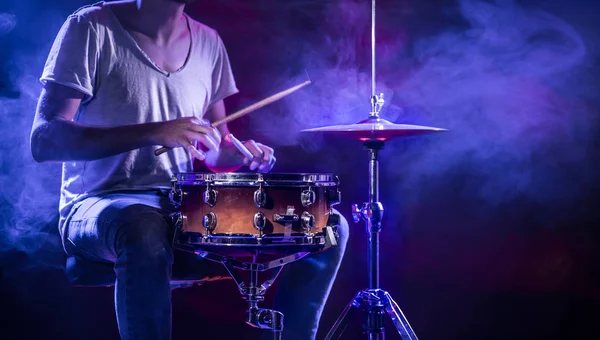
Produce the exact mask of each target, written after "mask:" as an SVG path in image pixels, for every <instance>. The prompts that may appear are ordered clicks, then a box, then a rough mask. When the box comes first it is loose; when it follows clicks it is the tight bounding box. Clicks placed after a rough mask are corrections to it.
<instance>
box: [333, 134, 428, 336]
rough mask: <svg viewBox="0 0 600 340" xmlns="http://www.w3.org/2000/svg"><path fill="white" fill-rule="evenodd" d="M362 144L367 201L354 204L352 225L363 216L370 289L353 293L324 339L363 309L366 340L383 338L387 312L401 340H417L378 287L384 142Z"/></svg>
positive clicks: (396, 305) (397, 310)
mask: <svg viewBox="0 0 600 340" xmlns="http://www.w3.org/2000/svg"><path fill="white" fill-rule="evenodd" d="M364 144H365V146H366V147H367V149H368V150H369V202H368V203H363V204H362V206H361V207H360V208H359V207H358V206H357V205H354V206H353V213H352V216H353V218H354V222H358V221H359V218H360V217H362V219H363V220H364V221H365V222H366V224H367V233H368V235H369V237H368V242H369V247H368V253H367V263H368V272H369V288H368V289H365V290H362V291H360V292H358V294H356V296H355V297H354V299H353V300H352V301H351V302H350V303H349V304H348V305H347V306H346V308H345V309H344V311H343V312H342V314H341V315H340V317H339V318H338V319H337V321H336V322H335V324H334V325H333V327H332V328H331V330H330V331H329V333H328V334H327V336H326V337H325V339H326V340H330V339H339V338H340V337H341V336H342V333H343V332H344V330H345V329H346V327H347V326H348V323H349V321H350V318H351V317H352V315H354V313H355V312H356V310H357V309H358V308H362V309H363V310H364V312H366V314H365V315H364V319H363V331H364V333H365V334H366V335H367V336H368V339H369V340H383V339H385V329H384V317H385V314H386V313H387V314H388V315H389V317H390V318H391V319H392V322H393V323H394V326H395V327H396V329H397V331H398V333H399V334H400V337H401V338H402V339H403V340H406V339H408V340H417V336H416V334H415V332H414V331H413V329H412V327H411V326H410V324H409V323H408V320H407V319H406V317H404V314H403V313H402V311H401V310H400V307H399V306H398V304H396V302H395V301H394V300H393V299H392V296H391V295H390V294H389V293H388V292H386V291H385V290H383V289H380V288H379V233H380V232H381V219H382V217H383V204H381V202H379V161H378V153H379V150H381V149H382V148H383V142H379V141H367V142H365V143H364Z"/></svg>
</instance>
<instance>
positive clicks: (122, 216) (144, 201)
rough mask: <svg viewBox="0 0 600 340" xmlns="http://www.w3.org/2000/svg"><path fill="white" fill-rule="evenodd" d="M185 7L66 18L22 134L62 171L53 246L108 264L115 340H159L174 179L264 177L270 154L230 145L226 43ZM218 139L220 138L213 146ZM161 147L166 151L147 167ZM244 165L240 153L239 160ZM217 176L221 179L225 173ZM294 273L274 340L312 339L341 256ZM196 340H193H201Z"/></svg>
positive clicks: (167, 313)
mask: <svg viewBox="0 0 600 340" xmlns="http://www.w3.org/2000/svg"><path fill="white" fill-rule="evenodd" d="M189 2H192V0H144V1H141V0H138V1H137V3H136V2H135V1H132V0H128V1H113V2H99V3H96V4H93V5H90V6H86V7H84V8H81V9H79V10H78V11H76V12H75V13H74V14H72V15H70V16H69V17H68V19H67V20H66V22H65V23H64V25H63V26H62V28H61V30H60V32H59V34H58V35H57V37H56V40H55V42H54V45H53V46H52V49H51V51H50V54H49V56H48V60H47V62H46V65H45V67H44V70H43V73H42V76H41V78H40V80H41V81H42V83H43V84H44V89H43V91H42V93H41V95H40V99H39V103H38V107H37V112H36V116H35V120H34V123H33V128H32V133H31V151H32V155H33V157H34V159H35V160H36V161H38V162H47V161H58V162H62V163H63V174H62V186H61V195H60V215H61V219H60V228H59V231H60V234H61V237H62V239H63V245H64V248H65V252H66V253H67V254H69V255H71V256H73V255H75V256H80V257H83V258H85V259H87V260H90V261H97V262H104V263H114V270H115V274H116V286H115V309H116V313H117V321H118V325H119V332H120V334H121V337H122V338H123V339H144V340H150V339H169V338H170V335H171V300H170V296H171V295H170V294H171V291H170V285H169V283H170V275H171V265H172V262H173V250H172V245H171V241H172V225H171V224H170V223H169V221H168V218H167V216H168V214H169V213H170V212H172V209H173V208H172V206H171V204H170V202H169V199H168V197H167V196H166V195H164V193H165V192H166V190H167V189H169V188H170V178H171V176H172V175H173V174H175V173H179V172H190V171H193V162H194V160H195V159H197V160H199V161H203V162H204V163H205V164H206V165H207V166H208V167H209V168H210V169H212V170H213V171H217V172H218V171H232V170H231V169H239V168H240V167H241V166H244V165H246V166H248V168H249V169H250V170H256V171H259V172H268V171H270V170H271V169H272V168H273V165H274V163H275V157H274V153H273V149H271V148H270V147H268V146H265V145H262V144H260V143H257V142H255V141H252V140H250V141H246V142H244V145H245V147H246V148H247V150H245V151H246V152H250V153H251V154H252V155H254V157H253V158H252V159H249V158H246V157H245V156H243V154H242V153H241V152H240V151H239V150H238V149H236V147H234V146H233V145H232V143H231V142H230V141H229V140H228V138H227V136H228V134H229V132H228V129H227V126H226V125H223V126H220V127H219V128H218V129H215V128H211V127H210V125H209V123H210V122H214V121H217V120H219V119H222V118H224V117H225V114H226V113H225V107H224V104H223V99H224V98H225V97H227V96H230V95H232V94H234V93H236V92H237V91H238V90H237V88H236V84H235V81H234V77H233V74H232V71H231V67H230V64H229V59H228V56H227V52H226V50H225V47H224V46H223V42H222V41H221V39H220V37H219V35H218V34H217V32H216V31H214V30H213V29H211V28H209V27H207V26H205V25H203V24H201V23H199V22H197V21H194V20H193V19H191V18H190V17H189V16H187V15H186V14H185V13H184V7H185V4H186V3H189ZM222 136H225V137H222ZM157 146H167V147H170V148H172V150H171V151H169V152H167V153H165V154H163V155H160V156H158V157H157V156H155V155H154V150H155V149H156V148H157ZM246 154H247V153H246ZM225 169H226V170H225ZM341 220H342V221H341V223H340V226H339V228H338V230H339V233H340V241H339V246H338V247H336V248H335V249H333V250H330V251H327V252H324V253H322V254H318V255H315V256H312V257H310V258H308V259H305V260H301V261H298V262H295V263H292V264H290V265H289V266H288V268H286V270H284V273H283V274H282V276H281V278H280V286H281V289H279V290H278V292H277V295H276V306H275V308H277V309H278V310H281V311H282V312H284V314H286V316H287V317H286V318H285V331H284V338H289V339H313V338H314V337H315V335H316V330H317V327H318V322H319V318H320V315H321V312H322V310H323V306H324V304H325V301H326V299H327V297H328V295H329V292H330V290H331V286H332V283H333V281H334V278H335V276H336V274H337V271H338V268H339V265H340V263H341V259H342V256H343V253H344V250H345V245H346V242H347V234H348V230H347V229H348V226H347V222H346V221H345V220H344V219H343V218H342V219H341ZM200 335H201V334H200Z"/></svg>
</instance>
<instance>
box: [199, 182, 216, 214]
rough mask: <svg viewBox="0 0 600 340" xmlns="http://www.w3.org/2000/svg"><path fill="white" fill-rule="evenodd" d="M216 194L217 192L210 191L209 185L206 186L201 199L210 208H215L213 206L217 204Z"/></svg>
mask: <svg viewBox="0 0 600 340" xmlns="http://www.w3.org/2000/svg"><path fill="white" fill-rule="evenodd" d="M217 194H218V193H217V191H216V190H215V189H212V188H211V187H210V185H208V184H207V185H206V190H205V191H204V194H203V196H202V199H203V200H204V203H206V204H208V205H209V206H210V207H211V208H212V207H214V206H215V204H217Z"/></svg>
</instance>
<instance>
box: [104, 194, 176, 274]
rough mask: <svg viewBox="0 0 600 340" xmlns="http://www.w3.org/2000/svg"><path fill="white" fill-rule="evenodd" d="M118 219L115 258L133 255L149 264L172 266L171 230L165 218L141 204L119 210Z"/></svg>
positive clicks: (155, 210) (171, 227) (153, 209)
mask: <svg viewBox="0 0 600 340" xmlns="http://www.w3.org/2000/svg"><path fill="white" fill-rule="evenodd" d="M118 215H119V216H118V217H117V219H116V221H118V222H117V223H118V226H117V229H116V232H115V249H116V252H117V256H119V255H120V254H122V253H135V254H136V255H137V256H143V257H145V258H146V259H147V260H148V261H149V262H152V261H153V260H166V261H168V262H169V263H170V262H172V258H173V250H172V247H171V240H172V236H173V226H172V225H171V224H170V223H169V222H168V219H167V216H165V215H164V214H163V213H162V212H160V211H159V210H158V209H156V208H153V207H149V206H146V205H142V204H134V205H130V206H127V207H125V208H123V209H121V210H120V211H119V212H118Z"/></svg>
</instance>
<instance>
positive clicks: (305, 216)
mask: <svg viewBox="0 0 600 340" xmlns="http://www.w3.org/2000/svg"><path fill="white" fill-rule="evenodd" d="M300 220H301V221H302V227H303V228H304V229H306V230H307V231H309V232H310V230H311V229H312V228H313V227H314V226H315V217H314V216H313V215H311V214H310V213H308V211H305V212H303V213H302V215H301V216H300Z"/></svg>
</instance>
